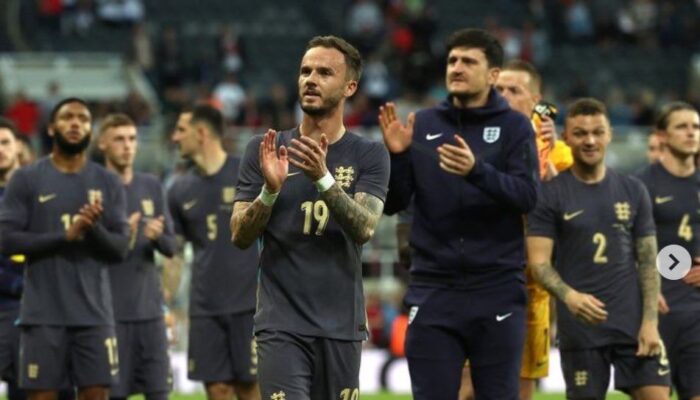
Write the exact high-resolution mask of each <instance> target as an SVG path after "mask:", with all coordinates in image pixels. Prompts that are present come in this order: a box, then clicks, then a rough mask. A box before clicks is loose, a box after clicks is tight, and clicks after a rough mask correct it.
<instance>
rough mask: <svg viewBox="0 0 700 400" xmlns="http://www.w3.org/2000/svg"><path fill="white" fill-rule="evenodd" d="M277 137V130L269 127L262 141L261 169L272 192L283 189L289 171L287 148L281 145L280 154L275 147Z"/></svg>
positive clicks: (266, 184)
mask: <svg viewBox="0 0 700 400" xmlns="http://www.w3.org/2000/svg"><path fill="white" fill-rule="evenodd" d="M276 138H277V132H275V130H273V129H269V130H268V131H267V133H265V136H264V137H263V140H262V142H260V152H259V154H260V155H259V158H260V169H261V170H262V174H263V178H264V179H265V187H266V188H267V190H268V191H269V192H270V193H278V192H279V191H280V190H281V189H282V184H283V183H284V181H285V180H286V179H287V172H288V171H289V158H288V157H287V148H286V147H285V146H280V148H279V155H278V152H277V149H276V148H275V139H276Z"/></svg>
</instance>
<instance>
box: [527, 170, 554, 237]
mask: <svg viewBox="0 0 700 400" xmlns="http://www.w3.org/2000/svg"><path fill="white" fill-rule="evenodd" d="M553 184H554V181H552V182H547V183H544V184H542V185H541V186H540V188H539V191H540V193H539V195H538V196H537V205H536V206H535V209H534V210H532V211H530V213H529V214H528V215H527V236H544V237H549V238H554V237H555V236H556V233H557V216H558V215H559V213H558V212H557V201H556V196H555V193H556V192H555V190H554V185H553Z"/></svg>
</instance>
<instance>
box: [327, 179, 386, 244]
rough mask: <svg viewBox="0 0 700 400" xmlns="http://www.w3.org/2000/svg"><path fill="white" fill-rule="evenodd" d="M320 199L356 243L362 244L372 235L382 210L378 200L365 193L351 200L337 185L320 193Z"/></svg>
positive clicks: (356, 195)
mask: <svg viewBox="0 0 700 400" xmlns="http://www.w3.org/2000/svg"><path fill="white" fill-rule="evenodd" d="M321 198H322V199H323V201H325V202H326V205H327V206H328V209H329V210H330V211H331V215H333V217H334V218H335V220H336V221H337V222H338V224H340V226H341V227H342V228H343V229H344V230H345V232H347V233H348V234H350V236H352V238H353V239H355V241H356V242H357V243H360V244H363V243H365V242H367V241H368V240H369V239H370V238H371V237H372V235H374V229H375V228H376V227H377V223H378V222H379V218H380V217H381V216H382V210H383V209H384V203H383V202H382V201H381V200H380V199H378V198H377V197H375V196H372V195H371V194H367V193H355V198H354V199H352V198H350V196H348V194H347V193H345V191H344V190H343V189H341V188H340V186H338V184H337V183H336V184H334V185H333V186H331V188H330V189H328V190H326V191H325V192H323V193H321Z"/></svg>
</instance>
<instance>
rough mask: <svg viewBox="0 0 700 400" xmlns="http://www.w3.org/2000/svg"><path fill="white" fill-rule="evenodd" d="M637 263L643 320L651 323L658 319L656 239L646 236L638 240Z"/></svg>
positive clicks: (658, 282)
mask: <svg viewBox="0 0 700 400" xmlns="http://www.w3.org/2000/svg"><path fill="white" fill-rule="evenodd" d="M636 247H637V263H638V265H639V268H638V269H639V284H640V286H641V288H642V299H643V318H644V319H645V320H649V321H655V320H657V319H658V308H659V303H658V301H659V288H660V285H661V283H660V281H659V274H658V273H657V272H656V251H657V245H656V237H655V236H645V237H642V238H639V239H637V242H636Z"/></svg>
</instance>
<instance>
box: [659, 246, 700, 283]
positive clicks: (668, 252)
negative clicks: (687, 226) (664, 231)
mask: <svg viewBox="0 0 700 400" xmlns="http://www.w3.org/2000/svg"><path fill="white" fill-rule="evenodd" d="M691 266H692V260H691V258H690V253H688V251H687V250H686V249H684V248H683V247H681V246H679V245H677V244H669V245H668V246H666V247H664V248H663V249H661V251H659V254H657V255H656V269H658V270H659V273H660V274H661V276H663V277H664V278H666V279H670V280H672V281H677V280H679V279H683V278H684V277H685V276H686V275H687V274H688V271H690V267H691Z"/></svg>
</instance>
